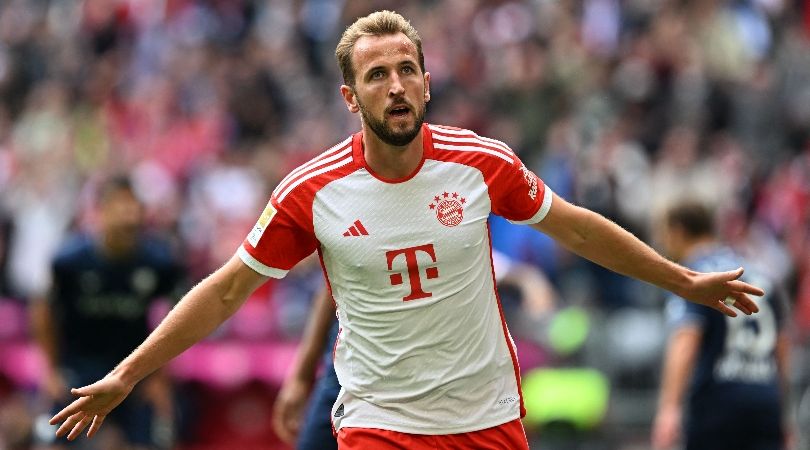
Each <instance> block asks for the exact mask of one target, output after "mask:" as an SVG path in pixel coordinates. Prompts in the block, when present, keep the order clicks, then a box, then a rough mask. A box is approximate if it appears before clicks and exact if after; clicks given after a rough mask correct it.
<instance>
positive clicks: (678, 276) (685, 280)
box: [661, 265, 697, 298]
mask: <svg viewBox="0 0 810 450" xmlns="http://www.w3.org/2000/svg"><path fill="white" fill-rule="evenodd" d="M676 267H678V268H679V269H680V270H677V271H675V274H674V275H672V276H670V277H667V278H666V279H665V280H664V286H661V287H663V288H664V289H666V290H668V291H670V292H672V293H674V294H676V295H678V296H680V297H683V298H689V294H688V293H689V292H690V291H691V290H692V287H693V286H694V284H695V275H697V272H695V271H693V270H690V269H688V268H686V267H683V266H680V265H678V266H676Z"/></svg>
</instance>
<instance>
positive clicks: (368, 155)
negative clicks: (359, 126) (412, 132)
mask: <svg viewBox="0 0 810 450" xmlns="http://www.w3.org/2000/svg"><path fill="white" fill-rule="evenodd" d="M422 133H423V131H422V130H421V129H420V130H419V134H417V135H416V137H414V138H413V140H412V141H411V142H409V143H407V144H406V145H403V146H395V145H390V144H387V143H385V142H383V141H382V140H380V138H379V137H378V136H377V135H376V134H375V133H374V132H373V131H371V130H370V129H369V128H367V127H366V126H365V125H363V157H364V158H365V160H366V164H368V166H369V168H371V170H373V171H374V173H376V174H377V175H379V176H381V177H383V178H391V179H398V178H405V177H407V176H409V175H411V174H412V173H413V172H414V170H416V168H417V167H419V163H421V162H422V154H423V152H424V148H423V145H422Z"/></svg>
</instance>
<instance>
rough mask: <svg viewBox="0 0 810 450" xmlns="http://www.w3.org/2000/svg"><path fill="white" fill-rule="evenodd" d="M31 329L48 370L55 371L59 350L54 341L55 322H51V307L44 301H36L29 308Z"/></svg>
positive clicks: (55, 340) (57, 364)
mask: <svg viewBox="0 0 810 450" xmlns="http://www.w3.org/2000/svg"><path fill="white" fill-rule="evenodd" d="M31 328H32V331H33V335H34V339H35V340H36V342H37V344H38V345H39V348H40V350H41V351H42V354H43V356H44V357H45V363H46V364H47V366H48V369H49V370H52V371H55V370H57V369H58V366H59V350H58V346H57V339H56V322H55V321H54V320H53V313H52V312H51V306H50V305H49V304H47V303H46V300H45V299H36V300H35V301H34V302H33V303H32V306H31Z"/></svg>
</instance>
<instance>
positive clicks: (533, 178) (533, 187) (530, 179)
mask: <svg viewBox="0 0 810 450" xmlns="http://www.w3.org/2000/svg"><path fill="white" fill-rule="evenodd" d="M520 171H521V172H523V178H524V179H525V180H526V184H528V185H529V198H530V199H532V200H534V199H536V198H537V175H535V174H534V173H532V171H531V170H529V169H527V168H526V166H525V165H524V164H523V163H521V164H520Z"/></svg>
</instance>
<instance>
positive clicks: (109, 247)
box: [101, 232, 135, 258]
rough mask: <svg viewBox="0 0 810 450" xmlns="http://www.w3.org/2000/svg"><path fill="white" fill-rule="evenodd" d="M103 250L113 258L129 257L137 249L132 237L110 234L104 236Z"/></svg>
mask: <svg viewBox="0 0 810 450" xmlns="http://www.w3.org/2000/svg"><path fill="white" fill-rule="evenodd" d="M101 248H102V249H103V250H102V251H103V252H104V254H106V255H107V256H109V257H111V258H120V257H122V256H126V255H129V254H130V253H131V252H132V249H134V248H135V239H134V237H133V236H131V235H124V234H122V233H112V232H108V233H105V234H104V235H103V236H102V242H101Z"/></svg>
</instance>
